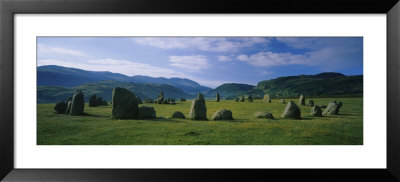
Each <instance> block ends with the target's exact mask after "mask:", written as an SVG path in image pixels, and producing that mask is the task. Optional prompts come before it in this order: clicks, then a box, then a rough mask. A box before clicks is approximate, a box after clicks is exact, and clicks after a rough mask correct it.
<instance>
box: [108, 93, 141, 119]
mask: <svg viewBox="0 0 400 182" xmlns="http://www.w3.org/2000/svg"><path fill="white" fill-rule="evenodd" d="M138 110H139V106H138V100H137V99H136V96H135V94H133V93H132V92H131V91H129V90H128V89H125V88H120V87H116V88H114V90H113V92H112V117H113V118H115V119H133V118H137V117H138Z"/></svg>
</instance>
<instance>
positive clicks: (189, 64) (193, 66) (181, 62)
mask: <svg viewBox="0 0 400 182" xmlns="http://www.w3.org/2000/svg"><path fill="white" fill-rule="evenodd" d="M169 62H170V63H171V64H170V65H172V66H175V67H178V68H182V69H185V70H186V71H190V72H196V71H199V70H201V69H206V68H208V67H209V66H210V65H209V63H208V59H207V57H206V56H203V55H196V56H170V57H169Z"/></svg>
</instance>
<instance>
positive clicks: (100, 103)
mask: <svg viewBox="0 0 400 182" xmlns="http://www.w3.org/2000/svg"><path fill="white" fill-rule="evenodd" d="M103 103H104V102H103V98H102V97H97V101H96V104H97V106H103Z"/></svg>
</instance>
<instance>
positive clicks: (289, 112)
mask: <svg viewBox="0 0 400 182" xmlns="http://www.w3.org/2000/svg"><path fill="white" fill-rule="evenodd" d="M300 115H301V112H300V108H299V107H298V106H297V105H296V104H295V103H294V102H293V101H289V102H288V103H287V105H286V107H285V110H284V111H283V113H282V115H281V117H282V118H289V119H300Z"/></svg>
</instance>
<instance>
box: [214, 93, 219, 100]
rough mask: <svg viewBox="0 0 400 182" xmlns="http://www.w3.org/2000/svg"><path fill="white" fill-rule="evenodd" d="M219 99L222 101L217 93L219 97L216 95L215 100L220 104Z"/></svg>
mask: <svg viewBox="0 0 400 182" xmlns="http://www.w3.org/2000/svg"><path fill="white" fill-rule="evenodd" d="M219 99H220V96H219V93H217V95H215V100H216V101H217V102H219Z"/></svg>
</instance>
